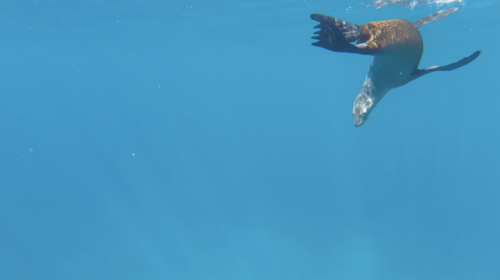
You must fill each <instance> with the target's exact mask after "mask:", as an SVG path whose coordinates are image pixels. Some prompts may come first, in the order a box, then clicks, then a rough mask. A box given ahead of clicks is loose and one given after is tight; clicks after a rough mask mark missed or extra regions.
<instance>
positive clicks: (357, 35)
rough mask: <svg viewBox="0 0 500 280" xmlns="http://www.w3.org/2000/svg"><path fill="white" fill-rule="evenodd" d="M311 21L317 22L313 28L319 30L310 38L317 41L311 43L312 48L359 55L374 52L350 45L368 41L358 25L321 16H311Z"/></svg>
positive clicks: (367, 48) (366, 48) (368, 48)
mask: <svg viewBox="0 0 500 280" xmlns="http://www.w3.org/2000/svg"><path fill="white" fill-rule="evenodd" d="M311 19H313V20H316V21H319V24H318V25H316V26H315V27H314V28H320V30H319V31H316V32H314V34H317V36H313V37H312V38H313V39H316V40H318V41H317V42H314V43H312V45H313V46H317V47H322V48H325V49H327V50H331V51H334V52H348V53H359V54H373V53H374V52H376V51H375V50H373V49H371V48H370V47H366V46H364V47H357V46H356V45H354V44H351V43H352V42H356V43H358V44H359V43H364V42H366V41H368V39H369V36H367V35H365V34H363V33H362V32H361V29H360V27H359V26H358V25H356V24H353V23H350V22H347V21H343V20H341V19H337V18H333V17H329V16H325V15H321V14H312V15H311Z"/></svg>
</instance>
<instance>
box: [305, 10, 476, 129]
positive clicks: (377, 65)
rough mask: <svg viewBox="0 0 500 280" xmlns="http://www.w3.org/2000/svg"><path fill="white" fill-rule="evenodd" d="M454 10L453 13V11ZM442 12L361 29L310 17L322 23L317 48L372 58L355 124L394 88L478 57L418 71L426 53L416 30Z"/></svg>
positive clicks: (360, 27) (371, 25)
mask: <svg viewBox="0 0 500 280" xmlns="http://www.w3.org/2000/svg"><path fill="white" fill-rule="evenodd" d="M453 11H454V10H453ZM453 11H448V12H447V13H444V15H443V12H442V11H440V12H438V13H435V14H434V15H432V16H434V17H432V16H429V17H430V18H429V17H426V18H424V19H426V20H427V21H423V20H424V19H422V20H420V21H418V22H416V23H415V24H413V23H411V22H409V21H406V20H401V19H391V20H385V21H375V22H369V23H366V24H363V25H361V26H358V25H355V24H352V23H349V22H345V21H343V20H340V19H336V18H332V17H329V16H324V15H319V14H312V15H311V18H312V19H314V20H317V21H319V22H320V24H319V25H317V26H316V27H317V28H318V27H319V28H321V30H320V31H318V32H316V33H315V34H318V36H314V37H313V39H318V40H319V41H317V42H315V43H313V45H315V46H319V47H323V48H325V49H328V50H332V51H335V52H349V53H358V54H367V55H373V56H374V57H373V60H372V63H371V66H370V70H369V71H368V75H367V76H366V79H365V82H364V83H363V87H362V89H361V91H360V92H359V94H358V96H357V97H356V100H355V101H354V106H353V110H352V113H353V115H354V125H356V126H360V125H362V124H363V123H364V122H365V121H366V119H367V118H368V115H369V114H370V112H371V111H372V110H373V108H374V107H375V105H377V103H378V102H379V101H380V100H381V99H382V98H383V97H384V96H385V95H386V94H387V92H389V91H390V90H391V89H393V88H396V87H400V86H402V85H405V84H407V83H409V82H410V81H412V80H414V79H416V78H418V77H421V76H422V75H424V74H427V73H430V72H433V71H451V70H454V69H456V68H459V67H462V66H464V65H466V64H468V63H470V62H471V61H472V60H474V59H476V58H477V56H479V54H480V52H479V51H477V52H475V53H474V54H472V55H471V56H469V57H466V58H464V59H462V60H460V61H458V62H455V63H452V64H449V65H446V66H442V67H437V66H433V67H429V68H426V69H423V70H420V69H418V65H419V63H420V59H421V57H422V53H423V50H424V47H423V42H422V37H421V35H420V32H419V31H418V29H417V27H418V26H420V25H423V24H425V23H427V22H430V21H434V20H436V15H438V16H440V17H444V16H446V15H447V14H448V13H450V12H453ZM353 43H356V44H353Z"/></svg>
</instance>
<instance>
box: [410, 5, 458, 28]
mask: <svg viewBox="0 0 500 280" xmlns="http://www.w3.org/2000/svg"><path fill="white" fill-rule="evenodd" d="M457 10H458V8H448V9H444V10H441V11H437V12H435V13H433V14H432V15H428V16H426V17H423V18H421V19H420V20H418V21H415V22H414V23H413V25H415V27H417V28H418V27H420V26H422V25H424V24H427V23H429V22H433V21H436V20H438V19H442V18H445V17H447V16H448V15H449V14H451V13H454V12H456V11H457Z"/></svg>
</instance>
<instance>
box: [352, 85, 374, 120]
mask: <svg viewBox="0 0 500 280" xmlns="http://www.w3.org/2000/svg"><path fill="white" fill-rule="evenodd" d="M373 107H374V106H373V101H372V99H371V98H370V96H368V95H367V94H364V93H363V91H361V92H360V93H359V94H358V96H357V97H356V100H354V106H353V107H352V115H353V116H354V125H355V126H361V125H362V124H363V123H365V121H366V120H367V119H368V115H370V112H371V111H372V109H373Z"/></svg>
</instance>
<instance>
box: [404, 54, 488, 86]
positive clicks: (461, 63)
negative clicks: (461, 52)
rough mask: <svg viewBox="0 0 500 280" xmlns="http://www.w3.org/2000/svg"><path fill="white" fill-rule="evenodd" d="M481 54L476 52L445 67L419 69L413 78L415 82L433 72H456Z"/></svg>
mask: <svg viewBox="0 0 500 280" xmlns="http://www.w3.org/2000/svg"><path fill="white" fill-rule="evenodd" d="M480 54H481V51H475V52H474V53H473V54H471V55H470V56H468V57H464V58H462V59H460V60H459V61H457V62H453V63H451V64H448V65H445V66H431V67H427V68H425V69H417V70H416V71H415V73H413V76H412V78H413V80H414V79H416V78H419V77H422V76H423V75H426V74H429V73H432V72H435V71H451V70H455V69H457V68H460V67H462V66H465V65H467V64H469V63H471V62H472V61H474V59H476V58H477V57H478V56H479V55H480Z"/></svg>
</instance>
